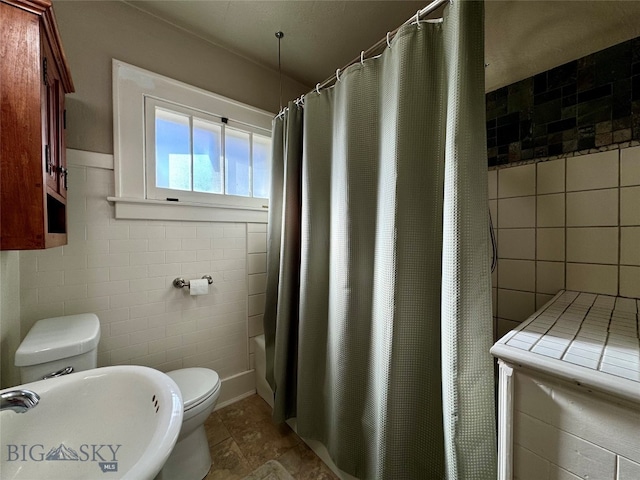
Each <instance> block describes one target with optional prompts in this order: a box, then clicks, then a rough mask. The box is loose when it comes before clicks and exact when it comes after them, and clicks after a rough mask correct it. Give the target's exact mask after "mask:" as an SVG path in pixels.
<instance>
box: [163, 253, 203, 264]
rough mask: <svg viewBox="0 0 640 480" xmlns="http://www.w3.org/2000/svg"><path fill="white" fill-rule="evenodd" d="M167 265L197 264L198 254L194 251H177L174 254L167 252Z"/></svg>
mask: <svg viewBox="0 0 640 480" xmlns="http://www.w3.org/2000/svg"><path fill="white" fill-rule="evenodd" d="M165 261H166V263H185V262H195V261H196V252H195V251H193V250H177V251H174V252H165Z"/></svg>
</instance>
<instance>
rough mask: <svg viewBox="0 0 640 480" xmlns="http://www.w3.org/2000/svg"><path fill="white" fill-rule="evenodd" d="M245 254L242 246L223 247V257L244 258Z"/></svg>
mask: <svg viewBox="0 0 640 480" xmlns="http://www.w3.org/2000/svg"><path fill="white" fill-rule="evenodd" d="M246 255H247V251H246V250H245V249H243V248H225V249H224V250H223V254H222V258H224V259H233V258H245V256H246Z"/></svg>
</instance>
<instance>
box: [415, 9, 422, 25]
mask: <svg viewBox="0 0 640 480" xmlns="http://www.w3.org/2000/svg"><path fill="white" fill-rule="evenodd" d="M416 25H418V29H420V28H421V27H420V10H418V11H417V12H416Z"/></svg>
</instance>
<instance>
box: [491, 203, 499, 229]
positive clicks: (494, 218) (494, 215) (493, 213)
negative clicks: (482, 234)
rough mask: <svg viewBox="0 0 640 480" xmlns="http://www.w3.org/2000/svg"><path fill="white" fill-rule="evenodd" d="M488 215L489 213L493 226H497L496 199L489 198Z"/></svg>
mask: <svg viewBox="0 0 640 480" xmlns="http://www.w3.org/2000/svg"><path fill="white" fill-rule="evenodd" d="M489 215H491V223H492V224H493V226H494V228H495V227H497V226H498V201H497V200H489Z"/></svg>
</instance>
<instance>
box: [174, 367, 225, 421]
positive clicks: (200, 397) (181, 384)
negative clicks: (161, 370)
mask: <svg viewBox="0 0 640 480" xmlns="http://www.w3.org/2000/svg"><path fill="white" fill-rule="evenodd" d="M167 375H168V376H169V377H171V379H172V380H173V381H174V382H176V385H178V388H179V389H180V393H182V403H183V404H184V411H185V413H186V412H188V411H189V410H191V409H193V408H195V407H197V406H199V405H200V404H202V403H204V402H206V401H207V399H208V398H210V397H211V396H213V395H215V394H216V392H218V390H219V389H220V377H219V376H218V374H217V373H216V372H215V371H213V370H210V369H208V368H198V367H194V368H182V369H180V370H174V371H172V372H168V373H167Z"/></svg>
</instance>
